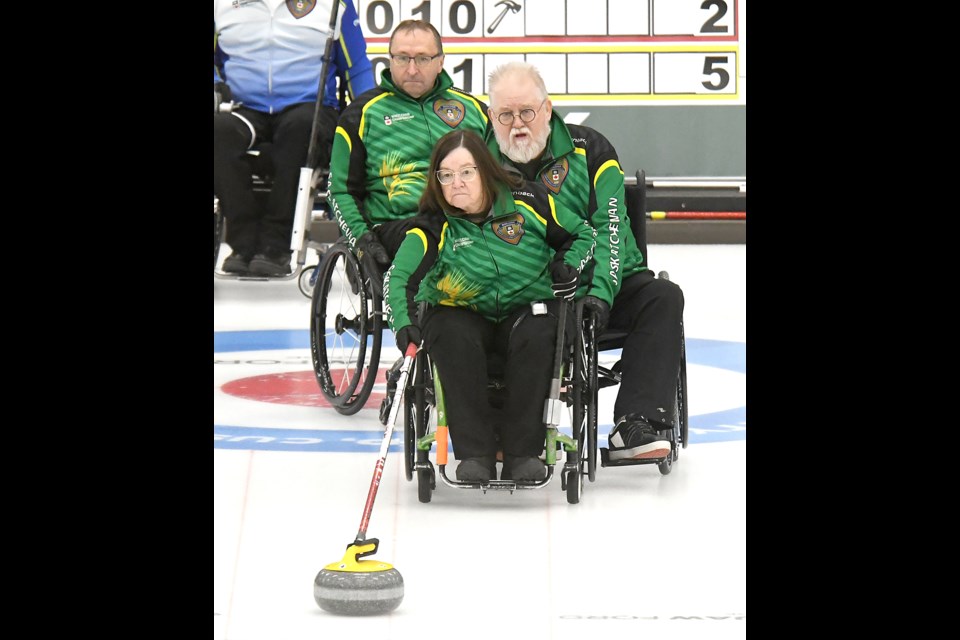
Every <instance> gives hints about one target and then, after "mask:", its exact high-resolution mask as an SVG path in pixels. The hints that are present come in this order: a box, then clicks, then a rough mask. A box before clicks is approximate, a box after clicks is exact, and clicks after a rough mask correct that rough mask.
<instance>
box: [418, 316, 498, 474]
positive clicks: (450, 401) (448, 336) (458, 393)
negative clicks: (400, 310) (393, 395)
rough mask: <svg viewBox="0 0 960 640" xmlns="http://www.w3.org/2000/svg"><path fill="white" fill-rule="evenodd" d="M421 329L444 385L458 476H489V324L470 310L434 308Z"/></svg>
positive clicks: (493, 446)
mask: <svg viewBox="0 0 960 640" xmlns="http://www.w3.org/2000/svg"><path fill="white" fill-rule="evenodd" d="M420 329H421V333H422V336H423V346H424V348H425V349H426V350H427V352H428V353H429V354H430V357H431V358H432V359H433V362H434V363H435V364H436V367H437V373H438V375H439V377H440V383H441V384H442V386H443V393H444V398H445V402H446V411H447V424H448V426H449V428H450V439H451V441H452V443H453V451H454V455H455V456H456V458H457V459H458V460H460V461H461V463H460V465H459V466H458V467H457V478H458V479H460V480H470V481H474V480H490V479H491V478H493V477H495V474H496V454H497V437H496V432H495V417H494V414H493V411H494V410H493V407H491V406H490V403H489V402H488V400H487V382H488V372H487V353H488V352H490V350H491V349H492V345H493V331H494V328H493V325H492V323H490V322H489V321H488V320H486V319H484V318H483V317H482V316H481V315H480V314H478V313H475V312H473V311H470V310H468V309H463V308H460V307H444V306H437V307H431V308H430V309H428V310H427V311H426V313H425V314H424V317H423V320H422V321H421V323H420ZM468 460H471V462H470V464H469V465H465V464H464V463H465V461H468ZM468 466H469V467H470V468H469V469H468ZM468 471H469V472H468Z"/></svg>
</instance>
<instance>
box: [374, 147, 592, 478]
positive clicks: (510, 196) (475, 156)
mask: <svg viewBox="0 0 960 640" xmlns="http://www.w3.org/2000/svg"><path fill="white" fill-rule="evenodd" d="M428 175H429V176H430V177H431V179H430V180H429V181H428V184H427V188H426V190H425V191H424V193H423V196H422V197H421V199H420V205H419V212H418V215H417V217H416V218H415V219H414V220H415V221H416V226H415V227H414V228H412V229H411V230H410V231H408V232H407V234H406V237H405V239H404V241H403V243H402V244H401V246H400V248H399V250H398V251H397V255H396V257H395V259H394V261H393V264H392V265H391V267H390V269H389V270H388V271H387V273H386V275H385V278H384V303H385V307H384V312H385V315H386V317H387V321H388V323H389V325H390V328H391V329H393V330H394V332H395V333H396V338H397V346H398V347H400V348H401V350H403V349H405V348H406V346H407V345H408V344H410V343H414V344H417V345H420V343H421V339H422V343H423V348H425V349H426V350H427V352H428V353H429V354H430V357H431V358H432V360H433V362H434V364H435V366H436V368H437V374H438V376H439V379H440V380H442V383H443V388H444V393H445V395H446V411H447V421H448V424H449V429H450V438H451V440H452V443H453V451H454V455H455V457H456V458H457V459H458V460H459V465H458V466H457V471H456V475H457V480H459V481H468V482H478V481H480V482H484V481H490V480H495V479H496V477H497V468H496V462H497V457H498V454H502V459H503V469H502V472H501V476H500V479H501V480H514V481H540V480H543V479H544V477H545V476H546V468H545V465H544V463H543V461H542V460H541V459H540V455H541V453H542V452H543V448H544V438H545V435H546V428H545V425H544V422H543V413H542V411H543V406H544V400H545V399H546V398H547V396H548V393H549V391H550V388H549V387H550V378H551V369H552V365H553V358H554V347H555V341H556V336H557V328H558V327H557V311H558V309H559V305H560V304H561V300H559V299H564V300H570V299H573V298H574V297H575V296H576V294H577V293H578V288H579V289H580V293H581V294H582V291H583V290H585V288H586V286H585V285H584V287H582V288H581V287H580V285H579V280H580V272H581V271H582V269H583V268H584V266H585V265H587V264H588V263H589V262H590V260H591V258H592V256H593V249H594V245H595V236H596V232H595V231H594V229H593V227H591V226H590V225H589V224H588V223H587V222H585V221H584V220H582V219H581V218H579V217H578V216H577V215H575V214H574V213H572V212H569V211H567V210H565V209H557V208H555V206H554V202H553V197H552V196H551V195H550V194H549V193H548V192H547V191H546V190H545V189H544V188H543V187H542V186H541V185H539V184H537V183H527V182H522V181H521V180H520V179H519V178H517V177H515V176H513V175H511V174H509V173H507V172H506V171H505V170H504V169H503V168H502V167H501V166H500V165H499V164H498V163H496V162H495V161H494V159H493V157H492V156H491V155H490V152H489V151H488V150H487V148H486V146H485V145H484V143H483V140H482V139H481V138H480V137H479V136H478V135H477V134H475V133H474V132H472V131H453V132H450V133H448V134H446V135H445V136H443V137H442V138H440V140H438V141H437V144H436V146H435V147H434V150H433V153H432V157H431V160H430V170H429V173H428ZM554 298H557V299H554ZM421 303H425V305H424V308H425V310H424V311H423V313H422V317H420V316H419V315H418V312H417V310H418V307H419V306H420V304H421ZM544 303H545V304H544ZM572 315H573V314H568V317H570V316H572ZM566 333H567V335H571V334H572V332H571V331H567V332H566ZM490 354H496V355H497V356H499V357H501V358H502V359H503V364H504V366H503V370H504V391H503V394H504V395H503V397H502V407H497V408H495V407H494V406H493V405H491V403H490V401H489V399H488V394H487V386H488V380H489V376H488V356H489V355H490Z"/></svg>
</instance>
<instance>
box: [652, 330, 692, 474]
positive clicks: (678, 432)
mask: <svg viewBox="0 0 960 640" xmlns="http://www.w3.org/2000/svg"><path fill="white" fill-rule="evenodd" d="M680 340H681V342H680V371H679V373H678V374H677V401H676V402H677V406H676V418H674V427H673V429H670V455H668V456H667V457H666V458H665V459H664V460H663V462H660V463H659V464H658V465H657V466H658V468H659V469H660V473H661V474H663V475H667V474H668V473H670V471H672V469H673V463H674V461H676V460H677V459H678V458H679V457H680V447H683V448H686V447H687V435H688V433H689V423H688V415H687V414H688V412H687V397H686V393H687V346H686V339H685V338H684V337H683V325H682V324H681V325H680Z"/></svg>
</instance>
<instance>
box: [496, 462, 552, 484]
mask: <svg viewBox="0 0 960 640" xmlns="http://www.w3.org/2000/svg"><path fill="white" fill-rule="evenodd" d="M546 477H547V465H545V464H544V463H543V460H541V459H540V458H537V457H536V456H505V457H504V459H503V471H501V472H500V479H501V480H529V481H540V480H543V479H544V478H546Z"/></svg>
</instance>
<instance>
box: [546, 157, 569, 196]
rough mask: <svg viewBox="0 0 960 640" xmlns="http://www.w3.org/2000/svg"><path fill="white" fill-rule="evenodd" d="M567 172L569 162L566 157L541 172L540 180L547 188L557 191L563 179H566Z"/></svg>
mask: <svg viewBox="0 0 960 640" xmlns="http://www.w3.org/2000/svg"><path fill="white" fill-rule="evenodd" d="M569 172H570V164H569V163H568V162H567V159H566V158H563V159H561V160H560V162H558V163H556V164H555V165H553V166H552V167H550V168H549V169H547V170H546V171H544V172H543V173H541V174H540V180H541V181H542V182H543V184H544V185H546V187H547V189H550V191H552V192H553V193H559V192H560V187H562V186H563V181H564V180H566V179H567V174H568V173H569Z"/></svg>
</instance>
